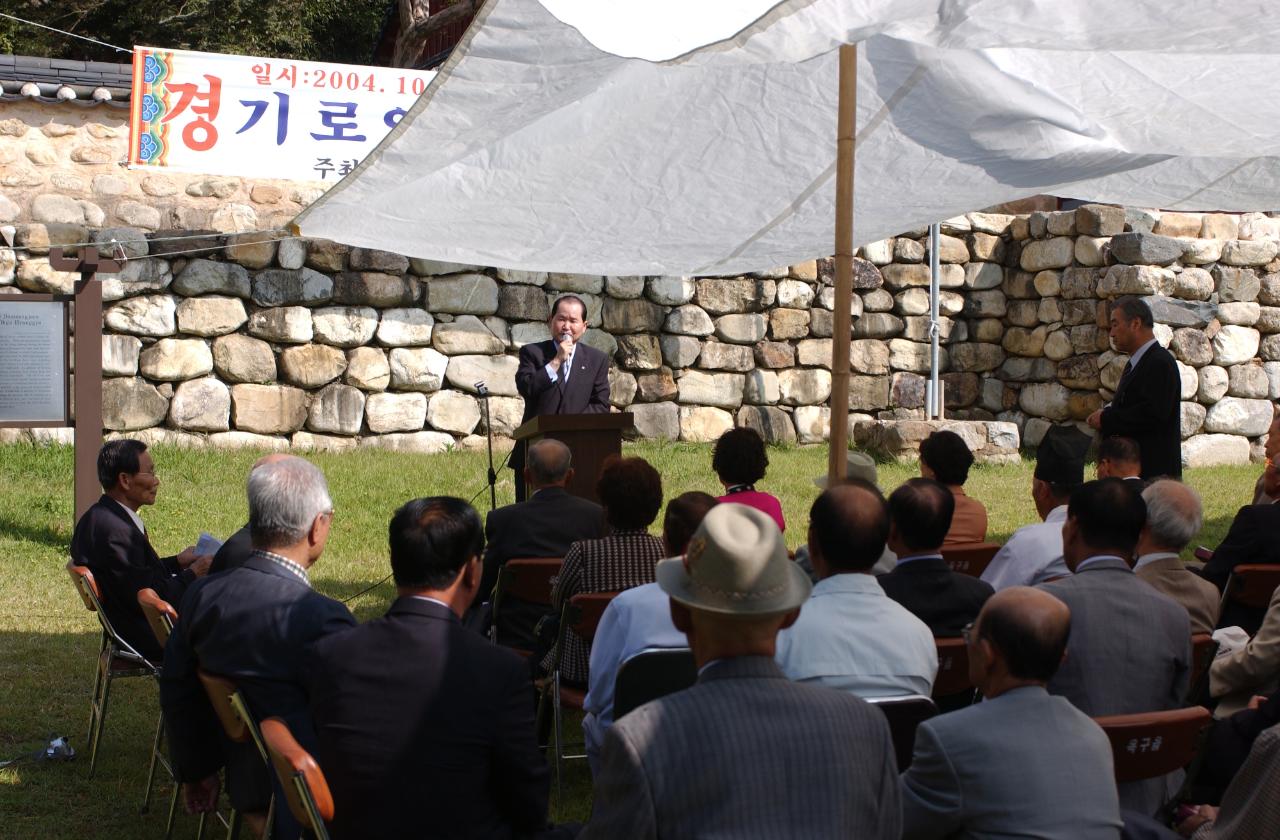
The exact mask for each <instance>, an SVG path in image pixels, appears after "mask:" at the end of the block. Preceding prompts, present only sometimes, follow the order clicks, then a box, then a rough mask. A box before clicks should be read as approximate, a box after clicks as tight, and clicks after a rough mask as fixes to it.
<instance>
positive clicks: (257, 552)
mask: <svg viewBox="0 0 1280 840" xmlns="http://www.w3.org/2000/svg"><path fill="white" fill-rule="evenodd" d="M332 521H333V502H332V500H331V499H330V498H329V488H328V485H327V484H326V482H325V479H324V474H323V473H321V472H320V470H319V468H317V467H316V466H315V465H313V464H311V463H309V462H307V461H304V460H303V459H302V458H298V457H294V456H289V457H286V458H281V459H279V460H276V461H273V462H271V463H267V464H261V465H259V466H258V467H257V468H255V469H254V470H253V471H252V472H250V473H249V533H250V535H251V537H252V540H253V548H254V551H253V555H252V556H251V557H250V558H249V559H248V560H246V561H245V563H244V565H242V566H239V567H237V568H233V569H229V570H228V571H226V572H223V573H221V574H217V575H211V576H209V577H207V578H204V579H202V580H200V581H197V582H196V583H195V584H193V585H192V586H191V587H190V589H188V591H187V594H186V596H185V597H184V598H183V599H182V604H181V606H180V607H179V610H178V614H179V619H178V623H177V624H176V625H175V626H174V628H173V635H171V636H170V637H169V644H168V646H167V647H166V648H165V663H164V671H163V672H162V674H161V676H160V706H161V708H162V709H163V710H164V719H165V725H166V727H167V729H168V734H169V752H170V755H171V757H172V759H173V769H174V773H175V774H176V775H177V777H178V781H179V782H181V783H182V786H183V793H184V796H185V799H186V804H187V807H188V809H189V810H191V811H197V812H204V811H211V810H213V808H214V807H215V805H216V803H217V801H218V768H219V767H221V766H222V765H223V764H224V763H225V764H227V765H228V768H229V770H230V773H229V779H228V788H229V793H230V795H231V801H232V804H233V805H235V807H236V809H237V810H239V811H240V812H241V813H246V814H247V813H254V812H259V813H265V812H266V810H267V804H268V802H269V800H270V788H269V784H270V783H269V778H270V777H269V775H267V773H266V768H265V767H264V766H263V762H262V760H261V758H260V757H258V755H257V752H256V748H255V747H254V746H253V745H252V743H250V744H247V745H230V746H231V748H230V749H228V750H225V751H224V749H223V746H222V738H221V737H220V736H221V728H220V726H219V725H218V722H217V719H216V718H215V717H214V714H213V708H212V706H211V705H210V704H209V700H208V696H207V695H206V693H205V690H204V687H203V685H202V684H201V682H200V680H199V677H198V676H197V673H196V670H197V668H204V669H205V670H206V671H209V672H212V673H214V674H218V675H220V676H223V677H226V678H228V679H230V680H231V681H233V682H234V683H235V684H236V685H237V686H238V687H239V688H240V690H241V691H242V692H243V693H244V697H245V700H246V702H247V703H248V705H249V710H250V711H251V712H252V713H253V715H254V717H255V718H256V719H258V720H262V719H263V718H267V717H272V716H276V717H283V718H284V719H285V720H286V722H287V723H288V724H289V728H290V729H291V730H292V731H293V734H294V735H295V736H296V737H297V738H298V740H299V741H300V742H302V744H303V746H304V747H308V748H312V745H313V744H314V741H315V736H314V733H313V732H312V727H311V720H310V717H309V714H308V711H307V695H306V690H305V687H304V686H305V685H306V683H305V681H304V676H305V674H304V672H305V670H306V669H305V667H304V662H305V660H306V653H307V651H308V649H309V647H310V645H311V644H312V643H313V642H315V641H316V640H317V639H320V638H322V637H323V636H325V635H327V634H329V633H332V632H334V631H335V630H341V629H343V628H346V627H351V626H353V625H354V624H355V623H356V622H355V619H354V618H353V617H352V616H351V613H350V612H349V611H348V610H347V608H346V607H345V606H343V605H342V604H341V603H339V602H338V601H335V600H333V599H332V598H326V597H325V596H323V595H321V594H320V593H318V592H315V591H314V590H312V588H311V579H310V576H309V570H310V569H311V567H312V566H313V565H314V564H315V562H316V561H317V560H319V559H320V555H321V553H322V552H323V551H324V547H325V543H326V542H327V541H328V539H329V526H330V524H331V523H332ZM224 753H225V755H224ZM280 801H282V800H281V799H280V798H279V797H277V802H280ZM288 813H289V809H287V808H281V807H277V808H276V815H277V826H276V828H277V830H276V832H275V835H274V836H276V837H289V836H296V834H297V831H298V829H297V826H296V825H294V824H292V823H291V820H290V819H289V817H288ZM282 821H284V823H285V824H283V825H282Z"/></svg>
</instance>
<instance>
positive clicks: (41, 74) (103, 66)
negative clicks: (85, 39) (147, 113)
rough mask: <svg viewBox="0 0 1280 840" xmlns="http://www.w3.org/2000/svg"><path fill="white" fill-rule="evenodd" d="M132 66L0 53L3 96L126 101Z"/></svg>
mask: <svg viewBox="0 0 1280 840" xmlns="http://www.w3.org/2000/svg"><path fill="white" fill-rule="evenodd" d="M132 76H133V68H132V67H131V65H128V64H113V63H110V62H105V61H71V60H68V59H64V58H41V57H37V56H29V55H0V93H3V98H4V99H7V100H12V99H15V98H19V97H22V98H30V99H41V100H46V101H64V102H80V101H83V102H87V103H95V102H103V103H121V104H123V103H127V102H128V101H129V88H130V84H131V82H132Z"/></svg>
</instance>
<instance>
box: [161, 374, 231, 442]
mask: <svg viewBox="0 0 1280 840" xmlns="http://www.w3.org/2000/svg"><path fill="white" fill-rule="evenodd" d="M230 421H231V392H230V391H229V390H228V389H227V386H226V385H223V384H222V383H221V382H219V381H218V380H217V379H214V378H213V377H206V378H204V379H194V380H191V381H190V382H183V383H182V384H180V385H179V386H178V387H177V389H176V390H175V391H174V394H173V399H172V400H171V401H170V403H169V423H170V425H172V426H173V427H175V428H178V429H184V430H186V431H191V432H225V431H228V430H229V429H230V428H231V425H230Z"/></svg>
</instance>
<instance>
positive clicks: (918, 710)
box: [866, 694, 938, 772]
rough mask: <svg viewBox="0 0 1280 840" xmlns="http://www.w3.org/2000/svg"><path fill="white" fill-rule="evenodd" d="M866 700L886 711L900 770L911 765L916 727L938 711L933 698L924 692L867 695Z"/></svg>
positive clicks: (914, 747) (885, 714)
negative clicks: (877, 695) (888, 695)
mask: <svg viewBox="0 0 1280 840" xmlns="http://www.w3.org/2000/svg"><path fill="white" fill-rule="evenodd" d="M866 701H867V702H868V703H870V704H871V705H873V706H875V707H876V708H877V709H879V710H880V711H881V712H883V713H884V716H885V718H886V719H887V720H888V721H889V734H890V735H891V736H892V737H893V751H894V754H895V755H896V756H897V758H898V772H902V771H903V770H906V769H907V768H908V767H910V766H911V758H912V755H913V754H914V753H915V749H916V729H917V728H918V727H919V726H920V724H922V723H924V722H925V721H926V720H928V719H929V718H931V717H933V716H934V715H936V714H937V713H938V707H937V706H936V705H935V704H934V702H933V700H931V699H930V698H928V697H925V696H924V695H923V694H908V695H904V696H902V697H867V698H866Z"/></svg>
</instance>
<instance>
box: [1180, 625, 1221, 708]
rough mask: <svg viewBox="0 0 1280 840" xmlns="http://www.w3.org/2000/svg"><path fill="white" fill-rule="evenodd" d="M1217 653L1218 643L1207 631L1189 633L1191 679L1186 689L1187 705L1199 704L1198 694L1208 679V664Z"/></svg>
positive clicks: (1201, 691)
mask: <svg viewBox="0 0 1280 840" xmlns="http://www.w3.org/2000/svg"><path fill="white" fill-rule="evenodd" d="M1217 655H1218V643H1217V642H1215V641H1214V640H1213V636H1212V635H1211V634H1209V633H1192V634H1191V681H1190V683H1189V685H1188V690H1187V705H1188V706H1194V705H1199V701H1200V695H1201V694H1202V693H1203V689H1204V687H1205V685H1206V684H1207V683H1208V680H1209V666H1211V665H1212V664H1213V658H1214V657H1215V656H1217Z"/></svg>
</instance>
